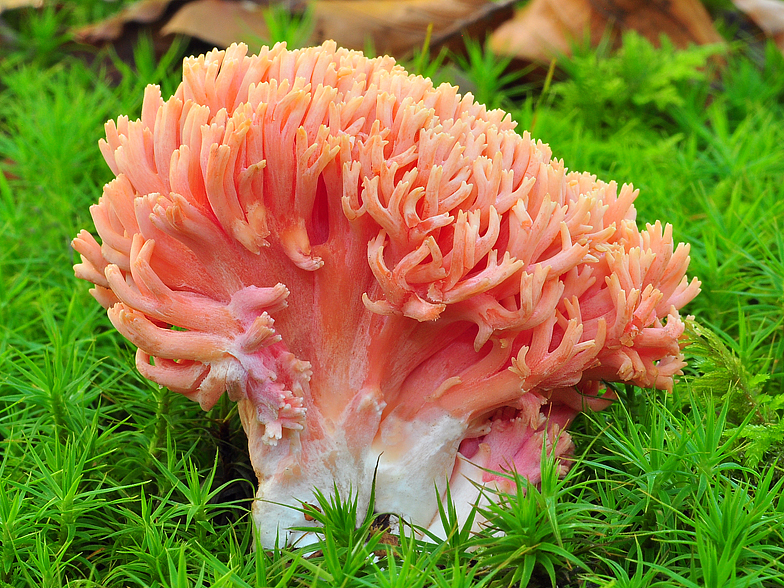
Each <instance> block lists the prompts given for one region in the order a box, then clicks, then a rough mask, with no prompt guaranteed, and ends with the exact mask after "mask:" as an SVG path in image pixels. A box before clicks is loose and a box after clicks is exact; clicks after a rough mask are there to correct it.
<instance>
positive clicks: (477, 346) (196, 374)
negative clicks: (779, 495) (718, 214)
mask: <svg viewBox="0 0 784 588" xmlns="http://www.w3.org/2000/svg"><path fill="white" fill-rule="evenodd" d="M246 53H247V49H246V47H245V46H243V45H233V46H231V47H230V48H229V49H227V50H226V51H211V52H210V53H208V54H206V55H204V56H201V57H196V58H188V59H185V61H184V64H183V82H182V84H181V85H180V87H179V89H178V90H177V92H176V93H175V95H174V96H172V97H171V98H169V99H168V100H166V101H164V100H163V99H162V98H161V95H160V91H159V89H158V88H157V87H155V86H150V87H148V88H147V91H146V93H145V97H144V105H143V108H142V115H141V119H140V120H137V121H130V120H128V118H127V117H120V118H119V119H118V120H117V121H116V122H114V121H110V122H109V123H107V125H106V140H105V141H101V151H102V152H103V155H104V157H105V158H106V161H107V163H108V164H109V166H110V167H111V169H112V171H113V172H114V173H115V175H116V179H114V180H113V181H111V182H110V183H108V184H107V185H106V186H105V187H104V192H103V196H102V197H101V198H100V201H99V203H98V204H97V205H94V206H93V207H92V208H91V212H92V216H93V219H94V221H95V227H96V229H97V232H98V235H99V236H100V240H101V243H100V244H99V243H98V241H96V239H94V238H93V236H92V235H91V234H90V233H88V232H87V231H82V232H81V233H80V234H79V236H78V237H77V238H76V239H75V240H74V242H73V246H74V248H75V249H76V250H77V251H78V252H79V253H80V254H81V256H82V263H81V264H79V265H77V266H76V274H77V276H78V277H80V278H83V279H86V280H89V281H90V282H92V283H93V284H95V287H94V288H93V290H92V293H93V295H94V296H95V298H96V299H97V300H98V301H99V302H100V303H101V304H102V305H103V306H104V307H106V308H107V309H108V313H109V318H110V320H111V321H112V323H113V324H114V326H115V327H116V328H117V330H118V331H120V333H122V335H123V336H125V337H126V338H128V339H129V340H130V341H131V342H133V344H134V345H136V346H137V347H138V352H137V355H136V364H137V367H138V369H139V371H140V372H141V373H142V374H143V375H144V376H145V377H147V378H149V379H150V380H153V381H155V382H158V383H159V384H161V385H163V386H166V387H168V388H170V389H171V390H174V391H175V392H179V393H181V394H185V395H186V396H187V397H189V398H191V399H193V400H195V401H197V402H199V403H200V404H201V406H202V407H203V408H204V409H205V410H207V409H209V408H210V407H212V406H213V404H215V402H216V400H217V399H218V398H219V396H220V395H221V394H223V392H224V391H226V392H228V394H229V396H230V398H231V399H232V400H235V401H237V402H238V403H239V412H240V415H241V418H242V423H243V425H244V428H245V430H246V432H247V435H248V440H249V444H250V455H251V460H252V462H253V466H254V468H255V470H256V474H257V476H258V480H259V489H258V500H257V501H255V503H254V508H253V512H254V519H255V522H256V525H257V528H258V529H259V531H260V533H261V538H262V543H263V544H264V545H266V546H271V545H273V544H274V543H275V540H276V537H278V536H280V538H281V540H283V541H289V542H290V541H292V540H294V539H295V538H296V537H297V534H296V533H290V532H288V531H287V529H288V528H289V527H291V526H295V525H297V526H299V525H307V524H308V523H307V522H306V521H305V520H304V518H303V515H302V514H301V513H300V512H298V511H296V510H294V509H291V508H287V507H286V506H284V505H287V504H288V505H299V504H300V503H301V502H300V501H302V502H314V498H313V489H314V488H319V489H320V490H322V491H324V492H325V493H327V494H329V493H331V492H332V491H333V489H334V488H335V487H337V488H338V490H340V491H341V492H342V493H343V494H344V495H345V494H347V493H348V492H349V489H350V490H351V491H353V492H354V493H356V494H358V496H359V503H360V511H361V510H362V507H363V505H366V504H367V502H368V500H369V495H370V489H371V485H372V481H373V476H374V471H375V470H376V468H377V476H376V485H377V488H376V509H377V510H378V511H379V512H393V513H397V514H399V515H402V516H403V517H404V518H406V519H407V520H410V521H411V522H413V523H415V524H418V525H422V526H425V527H428V526H432V527H433V528H435V527H437V521H436V519H437V518H438V509H437V500H438V496H437V492H435V491H434V484H435V485H436V486H437V488H438V491H439V492H444V491H445V488H446V482H447V481H449V482H450V484H451V485H452V496H453V497H454V498H456V499H457V500H460V501H462V504H461V505H460V506H462V507H466V506H467V505H468V504H470V503H471V502H472V501H475V500H476V498H477V495H478V490H477V488H476V486H474V485H472V484H470V483H468V480H469V479H473V480H475V481H477V482H479V483H480V484H491V485H494V486H495V487H496V488H500V489H501V490H504V489H510V486H509V485H510V483H509V481H508V480H507V479H506V478H504V477H502V476H499V475H496V474H494V473H492V472H493V471H495V472H503V471H510V470H512V469H516V470H517V471H518V472H519V473H520V474H521V475H523V476H525V477H527V478H528V479H529V480H531V481H532V482H536V481H537V480H538V475H539V462H540V458H541V455H542V449H543V444H545V446H546V448H547V449H549V451H551V452H554V453H555V455H556V456H560V455H566V454H568V453H569V452H570V451H571V450H572V444H571V441H570V439H569V435H568V433H566V432H565V429H566V427H567V426H568V425H569V423H570V421H571V420H572V419H573V418H574V416H575V415H576V414H577V413H578V412H579V411H581V410H599V409H601V408H604V407H605V406H607V405H608V404H609V403H610V402H611V401H612V400H613V399H614V396H613V394H612V390H611V389H610V388H608V387H607V386H606V385H605V384H604V383H603V382H630V383H633V384H635V385H638V386H645V387H657V388H665V389H666V388H670V387H671V386H672V382H673V376H674V375H676V374H678V373H679V370H680V369H681V368H682V367H683V366H684V363H683V358H682V355H681V345H682V342H681V340H682V334H683V329H684V325H683V322H682V320H681V318H680V316H679V314H678V309H679V308H681V307H682V306H683V305H684V304H686V303H687V302H689V301H690V300H691V299H692V298H693V297H694V296H695V295H696V294H697V292H698V291H699V282H697V280H696V279H695V280H692V281H691V282H690V281H689V280H688V279H687V278H686V275H685V274H686V270H687V266H688V263H689V256H688V251H689V247H688V245H683V244H680V245H678V246H677V247H675V246H674V243H673V239H672V229H671V227H670V226H669V225H661V224H660V223H658V222H657V223H656V224H654V225H647V226H646V227H645V229H644V230H640V229H639V228H638V227H637V225H636V223H635V214H636V213H635V209H634V207H633V202H634V199H635V198H636V196H637V192H636V191H635V190H633V188H632V187H631V186H628V185H624V186H622V187H621V188H619V187H618V186H617V185H616V184H615V183H614V182H610V183H605V182H603V181H600V180H598V179H597V178H596V177H594V176H592V175H588V174H584V173H575V172H568V171H567V170H566V169H565V168H564V165H563V162H561V161H558V160H554V159H552V156H551V152H550V149H549V148H548V147H547V145H544V144H542V143H541V142H536V141H534V140H532V139H531V138H530V136H529V135H528V133H527V132H526V133H523V134H522V135H520V134H517V133H516V132H515V124H514V123H513V122H512V121H511V119H510V117H509V116H508V115H507V114H505V113H504V112H502V111H500V110H487V109H486V108H485V107H484V106H482V105H481V104H477V103H475V102H474V101H473V99H472V97H471V95H470V94H469V95H466V96H461V95H460V94H458V92H457V88H455V87H453V86H450V85H448V84H444V85H441V86H438V87H433V84H432V82H431V81H430V80H428V79H425V78H422V77H417V76H413V75H409V74H407V73H406V72H405V70H404V69H402V68H401V67H400V66H398V65H396V64H395V62H394V60H393V59H392V58H390V57H380V58H377V59H368V58H366V57H364V56H363V55H362V54H361V53H358V52H354V51H347V50H344V49H338V48H337V47H336V46H335V44H334V43H332V42H327V43H325V44H324V45H322V46H320V47H312V48H308V49H302V50H296V51H289V50H287V49H286V48H285V47H284V46H283V45H276V46H275V47H273V48H271V49H270V48H263V49H262V51H261V53H260V54H259V55H255V56H248V55H247V54H246ZM172 327H178V328H177V329H173V328H172ZM560 464H561V466H560V467H561V468H563V470H564V471H565V469H566V467H568V464H567V462H566V461H565V460H562V461H561V462H560ZM483 468H484V469H483ZM487 470H491V471H487Z"/></svg>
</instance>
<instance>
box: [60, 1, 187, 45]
mask: <svg viewBox="0 0 784 588" xmlns="http://www.w3.org/2000/svg"><path fill="white" fill-rule="evenodd" d="M171 1H172V0H138V2H134V3H133V4H129V5H128V6H126V7H125V8H123V9H122V10H121V11H120V12H118V13H117V14H115V15H113V16H110V17H109V18H106V19H104V20H101V21H98V22H96V23H93V24H90V25H87V26H84V27H81V28H79V29H76V30H75V31H74V35H75V36H76V38H77V39H78V40H79V41H82V42H83V43H98V42H101V41H115V40H117V39H118V38H119V37H120V35H122V32H123V28H124V27H125V25H126V24H128V23H139V24H148V23H152V22H155V21H157V20H158V19H159V18H161V17H162V16H163V14H164V13H165V12H166V9H167V8H168V6H169V4H170V3H171Z"/></svg>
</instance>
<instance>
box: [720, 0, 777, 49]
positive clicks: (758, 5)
mask: <svg viewBox="0 0 784 588" xmlns="http://www.w3.org/2000/svg"><path fill="white" fill-rule="evenodd" d="M733 4H735V6H737V7H738V8H739V9H740V10H742V11H743V12H745V13H746V14H747V15H748V17H749V18H750V19H751V20H753V21H754V24H756V25H757V26H758V27H759V28H760V29H762V31H763V32H764V33H765V34H766V35H768V36H769V37H771V38H772V39H773V40H774V41H775V42H776V45H777V46H778V48H779V50H781V51H782V52H784V2H782V1H781V0H733Z"/></svg>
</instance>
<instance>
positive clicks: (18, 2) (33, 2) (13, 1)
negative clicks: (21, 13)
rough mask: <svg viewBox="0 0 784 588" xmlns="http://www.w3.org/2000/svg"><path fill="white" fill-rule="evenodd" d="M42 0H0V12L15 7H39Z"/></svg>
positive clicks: (42, 2)
mask: <svg viewBox="0 0 784 588" xmlns="http://www.w3.org/2000/svg"><path fill="white" fill-rule="evenodd" d="M43 4H44V1H43V0H0V12H4V11H6V10H13V9H15V8H40V7H41V6H43Z"/></svg>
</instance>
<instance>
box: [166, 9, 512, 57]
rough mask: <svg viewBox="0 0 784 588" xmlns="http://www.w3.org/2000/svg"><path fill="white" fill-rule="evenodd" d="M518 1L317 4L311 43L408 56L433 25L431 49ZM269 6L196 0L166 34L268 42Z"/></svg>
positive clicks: (496, 18) (500, 16) (499, 16)
mask: <svg viewBox="0 0 784 588" xmlns="http://www.w3.org/2000/svg"><path fill="white" fill-rule="evenodd" d="M513 2H514V0H504V1H503V2H492V1H491V0H311V2H310V3H309V5H310V7H311V9H312V15H313V19H314V31H313V34H312V36H311V39H310V40H311V42H313V43H320V42H322V41H324V40H326V39H334V40H335V41H336V42H337V43H338V44H339V45H341V46H343V47H348V48H350V49H364V48H366V47H367V46H368V44H370V45H372V47H373V48H374V50H375V51H376V52H377V53H379V54H381V53H389V54H392V55H398V56H401V55H405V54H407V53H409V52H410V51H411V50H412V49H414V48H416V47H421V46H422V44H423V42H424V39H425V36H426V34H427V29H428V26H429V25H430V24H432V25H433V32H432V42H431V46H434V47H437V46H440V45H445V44H449V43H450V42H453V41H455V40H456V39H457V40H458V41H460V44H461V45H462V41H461V40H460V39H459V35H460V33H461V32H462V31H464V30H469V31H471V30H472V29H473V28H477V27H478V28H479V29H480V32H485V31H486V30H488V29H489V28H492V26H491V25H493V24H497V23H498V22H500V21H501V20H505V19H506V18H508V17H509V16H511V5H512V3H513ZM263 10H264V9H263V8H262V7H260V6H258V5H255V4H252V3H248V2H236V1H229V0H195V1H193V2H190V3H188V4H186V5H185V6H183V7H182V8H181V9H180V10H179V11H178V12H177V13H176V14H175V15H174V17H172V19H171V20H170V21H169V22H168V23H167V24H166V25H165V26H164V27H163V30H162V32H163V33H164V34H168V33H181V34H185V35H190V36H193V37H197V38H199V39H201V40H203V41H206V42H208V43H213V44H215V45H218V46H220V47H226V46H228V45H229V44H231V43H233V42H235V41H258V40H260V39H263V38H266V37H267V36H268V35H267V25H266V21H265V19H264V12H263Z"/></svg>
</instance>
